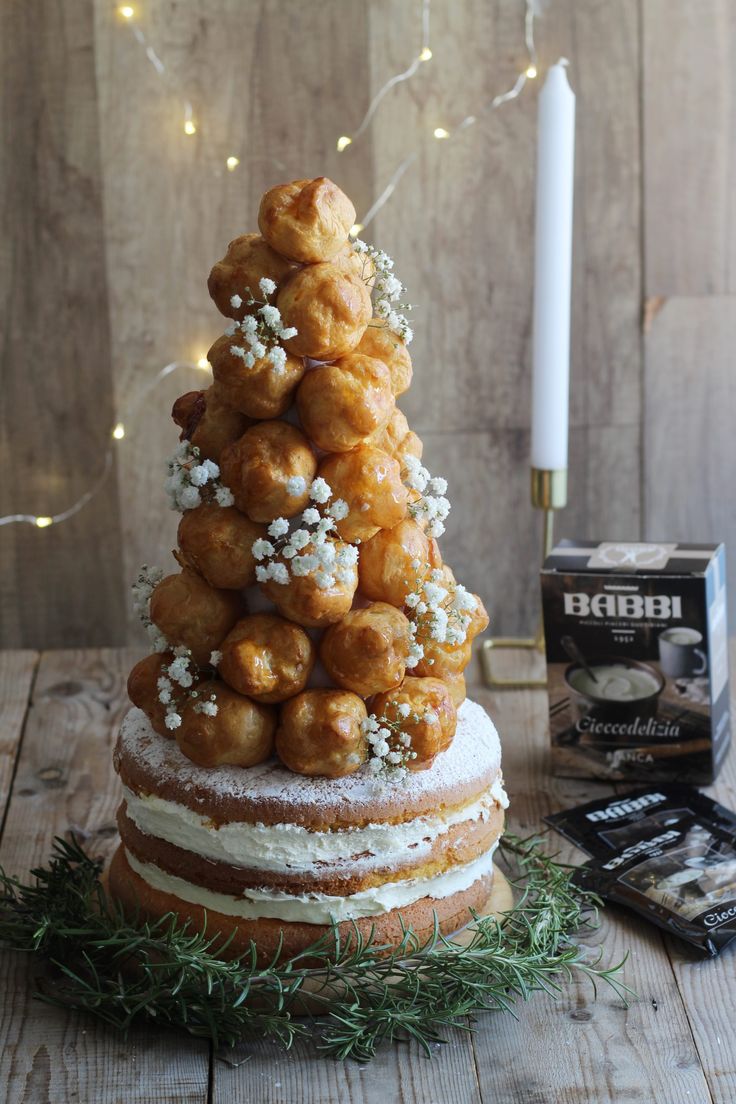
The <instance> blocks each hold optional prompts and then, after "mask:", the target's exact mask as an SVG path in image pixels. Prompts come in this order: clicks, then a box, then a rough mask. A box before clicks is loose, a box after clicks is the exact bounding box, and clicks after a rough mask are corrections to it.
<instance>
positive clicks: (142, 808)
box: [123, 776, 509, 873]
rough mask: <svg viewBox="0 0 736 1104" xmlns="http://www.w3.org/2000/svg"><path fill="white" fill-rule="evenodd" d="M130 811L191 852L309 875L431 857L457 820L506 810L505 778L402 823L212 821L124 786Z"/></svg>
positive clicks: (143, 826) (147, 828) (149, 831)
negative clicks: (335, 825) (455, 804)
mask: <svg viewBox="0 0 736 1104" xmlns="http://www.w3.org/2000/svg"><path fill="white" fill-rule="evenodd" d="M123 796H124V798H125V805H126V810H127V814H128V816H129V817H130V819H131V820H132V821H133V823H134V824H135V825H136V827H137V828H139V829H140V831H141V832H145V834H146V835H148V836H154V837H155V838H156V839H162V840H166V842H167V843H171V844H174V845H175V846H176V847H181V848H182V849H183V850H185V851H191V852H193V853H194V854H195V855H199V856H201V857H202V858H205V859H211V860H212V861H213V862H227V863H233V864H234V865H237V866H244V867H248V869H250V870H263V871H272V872H277V871H282V870H288V871H291V872H294V873H296V872H303V873H309V872H310V871H314V869H315V867H316V866H318V865H319V866H321V865H324V864H326V863H327V864H330V865H334V864H344V863H349V864H350V865H351V868H355V869H356V871H357V870H361V871H362V870H370V869H372V868H374V867H377V866H385V865H386V864H387V863H390V862H391V860H392V858H395V857H396V856H397V855H400V854H402V852H405V851H407V850H411V854H412V857H413V859H414V860H415V861H416V862H419V861H420V860H421V859H422V858H423V857H424V856H425V855H429V854H430V852H431V850H432V844H433V842H434V841H435V840H436V839H437V837H438V836H442V835H444V834H445V833H446V832H448V831H449V829H450V828H451V827H453V825H456V824H464V823H474V822H475V821H478V820H481V821H483V820H487V819H488V817H489V815H490V813H491V812H492V811H493V810H495V809H496V808H497V807H498V806H499V805H500V806H501V808H502V809H506V808H508V804H509V802H508V797H507V796H506V791H505V790H504V788H503V783H502V781H501V778H500V776H499V777H497V778H496V780H495V781H494V783H493V785H492V786H491V788H490V790H489V791H488V792H487V793H486V794H484V795H483V797H481V798H480V799H479V800H478V801H474V802H471V803H470V804H469V805H465V806H463V807H462V808H459V809H454V810H452V811H448V812H447V813H446V814H439V815H437V816H420V817H415V818H414V819H413V820H405V821H401V822H400V823H399V824H391V823H387V822H380V821H379V822H375V823H371V824H368V825H366V826H365V827H362V828H343V829H338V830H336V831H330V832H318V831H310V829H308V828H304V827H302V826H301V825H299V824H289V823H282V824H262V823H258V822H256V823H252V822H248V821H231V822H229V823H226V824H221V825H213V823H212V821H211V820H210V819H209V818H208V817H205V816H202V815H201V814H200V813H195V812H194V811H193V810H192V809H189V808H187V806H186V805H181V804H179V803H178V802H175V801H167V800H165V799H164V798H161V797H158V796H156V794H141V795H139V794H135V793H133V791H132V790H129V789H127V788H126V789H125V790H124V792H123Z"/></svg>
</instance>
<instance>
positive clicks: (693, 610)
mask: <svg viewBox="0 0 736 1104" xmlns="http://www.w3.org/2000/svg"><path fill="white" fill-rule="evenodd" d="M542 606H543V613H544V633H545V642H546V651H547V675H548V682H547V685H548V691H549V717H550V739H551V744H552V770H553V773H555V774H558V775H566V776H571V777H577V778H601V779H607V780H609V781H624V780H626V781H637V780H638V781H642V782H645V781H646V782H648V781H687V782H691V783H698V784H704V783H708V782H712V781H713V779H714V778H715V776H716V775H717V773H718V771H719V770H720V768H721V766H722V764H723V761H724V759H725V756H726V753H727V751H728V748H729V745H730V731H731V721H730V713H729V693H728V632H727V628H726V554H725V549H724V547H723V545H722V544H719V545H713V544H671V543H669V544H667V543H662V544H659V543H645V542H640V543H636V544H632V543H620V542H619V543H616V542H613V541H606V542H603V543H596V542H594V541H567V540H566V541H562V542H561V543H560V544H558V545H557V546H556V547H555V548H554V549H553V551H552V552H551V554H550V555H549V556H548V557H547V559H546V560H545V563H544V566H543V568H542ZM583 660H584V661H585V663H587V667H588V670H586V669H585V665H584V663H583Z"/></svg>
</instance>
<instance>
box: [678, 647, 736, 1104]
mask: <svg viewBox="0 0 736 1104" xmlns="http://www.w3.org/2000/svg"><path fill="white" fill-rule="evenodd" d="M731 671H732V677H731V716H732V717H733V716H735V715H736V679H734V677H733V672H736V641H734V640H732V641H731ZM707 792H708V794H709V796H710V797H712V798H714V799H715V800H716V801H720V802H722V803H723V804H724V805H726V806H727V808H729V809H734V808H736V756H734V754H733V752H731V754H730V755H728V756H727V758H726V762H725V764H724V766H723V770H722V771H721V774H720V776H719V777H718V779H717V781H716V784H715V785H714V786H711V787H709V788H708V790H707ZM665 946H666V948H667V952H668V954H669V957H670V962H671V963H672V969H673V972H674V975H675V980H676V981H677V985H678V988H679V990H680V993H681V994H682V999H683V1002H684V1004H685V1007H686V1008H687V1015H688V1020H689V1022H690V1030H691V1031H692V1033H693V1040H694V1042H695V1046H696V1048H697V1051H698V1054H699V1056H700V1060H701V1062H702V1064H703V1069H704V1070H705V1076H706V1078H707V1080H708V1087H709V1089H710V1093H711V1098H712V1100H713V1101H714V1104H730V1102H731V1101H732V1100H734V1099H736V1023H734V1017H733V991H734V983H735V982H736V962H734V955H733V953H731V952H728V951H727V952H726V953H725V954H724V955H723V956H721V957H720V958H716V959H713V958H711V959H705V960H704V959H702V958H701V957H699V956H698V957H696V956H695V954H690V953H689V952H688V949H687V947H686V946H685V945H683V944H682V943H680V942H679V941H678V940H676V939H671V938H669V937H667V938H666V939H665Z"/></svg>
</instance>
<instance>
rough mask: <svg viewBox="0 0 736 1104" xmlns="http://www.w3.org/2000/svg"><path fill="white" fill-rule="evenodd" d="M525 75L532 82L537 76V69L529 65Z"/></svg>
mask: <svg viewBox="0 0 736 1104" xmlns="http://www.w3.org/2000/svg"><path fill="white" fill-rule="evenodd" d="M526 75H527V76H528V78H529V80H534V78H535V77H536V75H537V67H536V65H529V66H528V67H527V71H526Z"/></svg>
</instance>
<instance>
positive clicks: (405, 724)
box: [370, 677, 457, 770]
mask: <svg viewBox="0 0 736 1104" xmlns="http://www.w3.org/2000/svg"><path fill="white" fill-rule="evenodd" d="M402 705H403V706H408V707H409V710H410V713H409V716H408V717H407V718H405V719H403V718H401V714H400V712H399V707H400V706H402ZM370 708H371V712H373V713H375V715H376V716H377V717H378V718H380V717H386V718H388V719H389V720H391V721H399V722H400V724H401V731H402V732H404V733H407V734H408V735H409V737H410V741H411V743H410V747H411V751H412V752H413V753H414V756H415V758H410V759H409V760H408V762H407V764H406V765H407V766H408V767H409V769H410V770H426V769H427V768H428V767H431V766H432V763H433V762H434V760H435V759H436V757H437V756H438V755H439V753H440V752H441V751H444V750H445V749H446V748H448V747H449V746H450V744H451V743H452V738H453V736H454V735H455V727H456V725H457V710H456V709H455V705H454V703H453V700H452V696H451V694H450V691H449V689H448V688H447V686H446V685H445V684H444V682H441V681H440V679H438V678H413V677H409V678H405V679H404V681H403V682H402V684H401V686H400V687H399V688H398V689H397V690H389V691H388V692H387V693H385V694H378V695H377V696H376V697H375V698H373V699H372V701H371V704H370Z"/></svg>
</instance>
